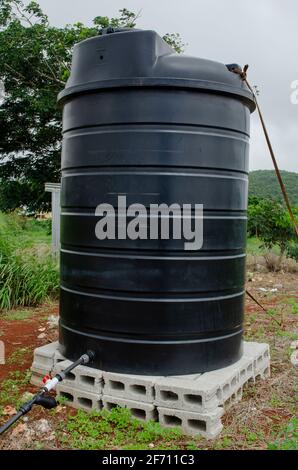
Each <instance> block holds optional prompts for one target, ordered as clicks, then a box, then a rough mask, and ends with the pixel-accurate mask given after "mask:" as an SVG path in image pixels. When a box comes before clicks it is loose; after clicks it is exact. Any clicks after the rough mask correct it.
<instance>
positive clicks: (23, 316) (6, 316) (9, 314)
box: [1, 309, 35, 321]
mask: <svg viewBox="0 0 298 470" xmlns="http://www.w3.org/2000/svg"><path fill="white" fill-rule="evenodd" d="M34 314H35V310H32V309H30V310H29V309H26V310H7V311H4V312H3V313H2V314H1V318H2V319H3V320H16V321H22V320H28V319H29V318H32V316H33V315H34Z"/></svg>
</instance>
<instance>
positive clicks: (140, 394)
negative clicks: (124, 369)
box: [103, 372, 157, 403]
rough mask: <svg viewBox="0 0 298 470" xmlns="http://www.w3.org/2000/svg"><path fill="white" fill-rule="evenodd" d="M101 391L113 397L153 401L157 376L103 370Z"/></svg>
mask: <svg viewBox="0 0 298 470" xmlns="http://www.w3.org/2000/svg"><path fill="white" fill-rule="evenodd" d="M103 380H104V388H103V393H104V394H105V395H110V396H113V397H119V398H125V399H128V400H138V401H142V402H145V403H153V401H154V396H155V391H154V385H155V382H156V380H157V377H152V376H146V375H132V374H131V375H126V374H117V373H114V372H103Z"/></svg>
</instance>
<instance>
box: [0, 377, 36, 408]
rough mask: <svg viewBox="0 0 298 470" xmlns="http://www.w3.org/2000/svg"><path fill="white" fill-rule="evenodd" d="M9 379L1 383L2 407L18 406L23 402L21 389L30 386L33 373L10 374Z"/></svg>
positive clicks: (0, 396) (0, 402) (0, 397)
mask: <svg viewBox="0 0 298 470" xmlns="http://www.w3.org/2000/svg"><path fill="white" fill-rule="evenodd" d="M8 377H9V378H8V379H6V380H4V381H3V382H1V391H0V405H1V406H5V405H8V404H9V405H14V406H18V405H19V404H20V400H21V397H20V389H21V388H22V387H25V386H26V385H28V383H29V381H30V377H31V372H30V371H25V372H20V371H15V372H10V373H9V375H8Z"/></svg>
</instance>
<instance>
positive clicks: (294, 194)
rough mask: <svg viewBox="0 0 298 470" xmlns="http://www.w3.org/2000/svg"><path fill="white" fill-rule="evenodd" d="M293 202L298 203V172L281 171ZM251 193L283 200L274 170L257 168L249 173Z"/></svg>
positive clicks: (251, 194)
mask: <svg viewBox="0 0 298 470" xmlns="http://www.w3.org/2000/svg"><path fill="white" fill-rule="evenodd" d="M281 176H282V179H283V182H284V185H285V187H286V190H287V193H288V196H289V199H290V202H291V204H293V205H298V173H293V172H290V171H281ZM249 195H250V196H257V197H264V198H271V199H278V200H280V201H282V200H283V198H282V193H281V189H280V186H279V183H278V180H277V178H276V174H275V171H274V170H257V171H252V172H250V173H249Z"/></svg>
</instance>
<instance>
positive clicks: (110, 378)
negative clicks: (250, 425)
mask: <svg viewBox="0 0 298 470" xmlns="http://www.w3.org/2000/svg"><path fill="white" fill-rule="evenodd" d="M69 364H70V362H69V361H68V360H67V359H65V358H64V357H63V356H62V355H61V354H60V353H59V351H58V343H57V342H55V343H51V344H48V345H46V346H42V347H40V348H37V349H36V350H35V351H34V360H33V364H32V367H31V370H32V379H31V382H32V383H33V384H34V385H37V386H38V385H41V379H42V377H43V376H44V375H46V374H51V375H55V374H56V373H57V372H60V371H61V370H63V369H65V368H66V367H67V366H68V365H69ZM269 375H270V354H269V346H268V344H265V343H253V342H244V353H243V356H242V358H241V359H240V360H239V361H238V362H236V363H235V364H233V365H231V366H229V367H225V368H223V369H218V370H215V371H211V372H205V373H203V374H193V375H180V376H167V377H160V376H144V375H132V374H131V375H127V374H118V373H115V372H105V371H101V370H98V369H93V368H91V367H87V366H78V367H77V368H76V369H74V370H73V371H72V372H71V373H70V374H68V375H67V377H66V379H65V380H64V381H63V382H62V383H61V384H58V386H57V395H58V396H62V397H64V398H65V399H66V403H67V404H68V405H69V406H73V407H75V408H80V409H84V410H86V411H92V410H100V409H102V408H106V409H108V410H111V409H112V408H113V407H114V406H121V407H126V408H129V409H130V410H131V412H132V415H133V416H134V417H135V418H137V419H141V420H155V421H159V422H160V423H161V425H162V426H165V427H180V428H181V429H182V431H183V432H184V433H185V434H189V435H192V436H194V435H202V436H204V437H206V438H207V439H212V438H214V437H216V436H217V435H218V434H219V433H220V431H221V429H222V423H221V417H222V415H223V413H224V409H225V408H227V407H228V406H229V405H230V404H232V403H234V402H235V401H239V400H241V398H242V391H243V387H244V386H249V384H251V383H254V382H255V381H256V380H257V379H262V380H264V379H266V377H268V376H269Z"/></svg>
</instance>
